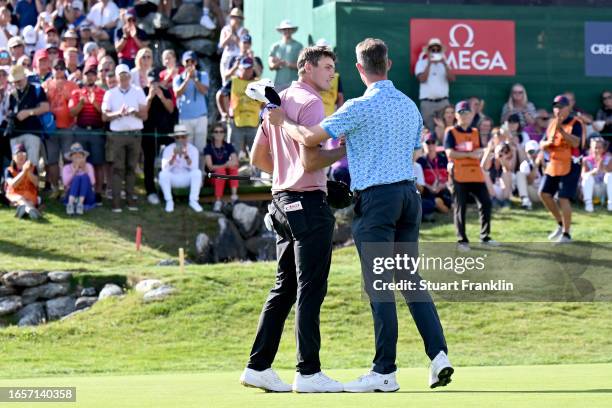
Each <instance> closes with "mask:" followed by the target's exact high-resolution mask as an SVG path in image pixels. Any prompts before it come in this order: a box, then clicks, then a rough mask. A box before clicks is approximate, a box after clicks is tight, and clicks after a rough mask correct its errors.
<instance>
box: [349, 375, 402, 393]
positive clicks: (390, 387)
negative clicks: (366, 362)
mask: <svg viewBox="0 0 612 408" xmlns="http://www.w3.org/2000/svg"><path fill="white" fill-rule="evenodd" d="M399 388H400V386H399V384H398V383H397V381H396V379H395V372H392V373H390V374H379V373H377V372H374V371H370V372H369V373H367V374H365V375H362V376H361V377H359V378H358V379H357V380H355V381H352V382H350V383H346V384H344V391H346V392H394V391H397V390H399Z"/></svg>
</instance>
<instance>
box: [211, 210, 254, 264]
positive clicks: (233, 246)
mask: <svg viewBox="0 0 612 408" xmlns="http://www.w3.org/2000/svg"><path fill="white" fill-rule="evenodd" d="M218 223H219V234H218V235H217V238H216V240H215V260H217V261H220V262H229V261H237V260H243V259H246V255H247V251H246V247H245V245H244V241H243V240H242V237H241V236H240V232H239V231H238V228H237V227H236V226H235V225H234V223H233V222H231V221H230V220H228V219H227V218H219V221H218Z"/></svg>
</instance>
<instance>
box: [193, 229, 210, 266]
mask: <svg viewBox="0 0 612 408" xmlns="http://www.w3.org/2000/svg"><path fill="white" fill-rule="evenodd" d="M195 248H196V259H195V260H196V262H197V263H213V262H214V254H213V243H212V241H211V239H210V237H209V236H208V235H206V234H205V233H203V232H202V233H199V234H198V236H197V237H196V240H195Z"/></svg>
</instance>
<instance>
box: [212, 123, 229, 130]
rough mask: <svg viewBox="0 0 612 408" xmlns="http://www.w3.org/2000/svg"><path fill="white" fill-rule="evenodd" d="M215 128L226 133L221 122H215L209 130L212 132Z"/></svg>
mask: <svg viewBox="0 0 612 408" xmlns="http://www.w3.org/2000/svg"><path fill="white" fill-rule="evenodd" d="M217 128H221V129H223V131H224V132H227V129H226V128H225V124H224V123H223V122H215V123H214V124H213V126H212V129H211V130H213V131H214V130H215V129H217Z"/></svg>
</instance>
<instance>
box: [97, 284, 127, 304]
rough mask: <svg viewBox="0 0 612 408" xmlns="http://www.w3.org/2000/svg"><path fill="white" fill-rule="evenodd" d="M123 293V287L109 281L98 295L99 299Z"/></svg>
mask: <svg viewBox="0 0 612 408" xmlns="http://www.w3.org/2000/svg"><path fill="white" fill-rule="evenodd" d="M121 295H123V289H121V287H120V286H118V285H115V284H114V283H107V284H106V285H104V288H102V290H101V291H100V294H99V295H98V300H102V299H105V298H107V297H111V296H121Z"/></svg>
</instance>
